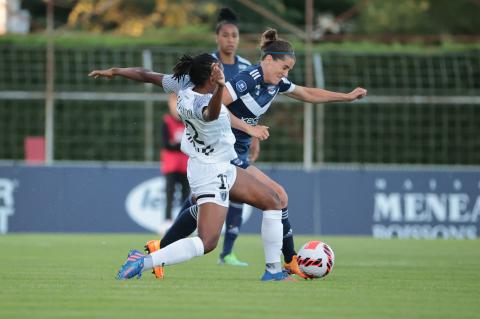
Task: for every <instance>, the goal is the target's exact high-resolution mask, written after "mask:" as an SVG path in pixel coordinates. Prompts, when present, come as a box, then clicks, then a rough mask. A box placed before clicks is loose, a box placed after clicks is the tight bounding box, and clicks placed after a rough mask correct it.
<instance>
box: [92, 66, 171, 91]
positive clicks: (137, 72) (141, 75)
mask: <svg viewBox="0 0 480 319" xmlns="http://www.w3.org/2000/svg"><path fill="white" fill-rule="evenodd" d="M88 76H90V77H93V78H95V79H96V78H99V77H105V78H108V79H112V78H114V77H116V76H120V77H123V78H126V79H129V80H133V81H137V82H143V83H152V84H155V85H158V86H162V79H163V74H162V73H156V72H152V71H150V70H147V69H145V68H139V67H133V68H110V69H106V70H93V71H92V72H90V73H89V74H88Z"/></svg>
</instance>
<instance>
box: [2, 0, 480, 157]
mask: <svg viewBox="0 0 480 319" xmlns="http://www.w3.org/2000/svg"><path fill="white" fill-rule="evenodd" d="M308 2H310V3H308ZM48 4H50V5H51V6H52V8H51V16H50V17H48V15H47V11H48V10H47V9H48ZM306 5H310V6H311V7H312V8H313V15H312V19H311V29H312V31H311V33H310V36H309V37H308V38H307V33H306V30H307V31H308V25H306V22H307V21H306V17H305V9H306V7H305V6H306ZM222 6H229V7H230V8H232V9H234V10H235V12H237V14H238V16H239V20H240V31H241V42H240V46H239V48H240V50H239V53H240V54H241V55H243V56H245V57H247V58H249V59H250V60H251V61H253V62H254V63H255V62H256V61H258V58H259V50H258V47H257V43H258V40H259V36H260V34H261V33H262V32H263V31H264V30H265V29H266V27H274V28H277V29H278V30H279V32H280V34H281V36H283V37H285V38H286V39H288V40H290V41H292V42H293V43H294V46H295V48H296V50H297V53H298V59H297V64H296V66H295V68H294V70H293V72H292V74H291V76H290V77H291V80H293V81H294V82H295V83H298V84H302V85H305V84H307V82H311V85H315V86H319V87H324V88H326V89H328V90H333V91H343V92H349V91H350V90H352V89H353V88H355V87H356V86H363V87H365V88H367V89H368V91H369V97H368V98H367V99H365V100H363V101H360V103H358V104H360V105H357V104H356V105H342V104H330V105H325V106H315V107H313V108H312V109H311V110H309V109H307V110H304V106H303V105H301V104H296V103H294V102H292V101H291V100H288V99H287V100H283V101H282V102H281V103H277V104H278V105H276V106H275V107H273V108H272V109H271V110H270V111H269V113H268V115H267V116H265V117H264V119H263V121H264V124H266V125H270V126H271V127H272V130H273V131H274V134H272V137H271V138H270V139H269V140H268V141H266V142H265V143H262V153H261V156H260V159H259V160H260V161H262V162H273V163H300V164H306V165H311V164H313V165H315V164H319V163H404V164H469V165H472V164H479V163H480V139H478V138H477V136H479V135H480V126H479V125H478V123H479V122H480V112H479V108H478V105H479V104H480V100H479V95H480V94H479V89H480V54H479V53H480V51H479V50H480V41H479V40H480V34H479V30H480V2H479V1H477V0H459V1H448V0H402V1H390V0H387V1H382V0H370V1H368V0H367V1H365V0H364V1H355V0H335V1H333V0H323V1H306V2H304V1H293V0H292V1H287V0H285V1H276V0H275V1H274V0H272V1H267V0H264V1H256V2H253V1H249V0H245V1H186V0H185V1H163V0H156V1H155V0H142V1H130V0H104V1H93V0H77V1H73V0H56V1H42V0H29V1H20V0H1V1H0V33H2V35H1V36H0V70H1V72H0V118H1V119H2V127H1V128H0V159H5V160H23V159H24V158H25V155H26V154H25V147H24V144H25V139H26V138H27V137H29V136H48V140H47V141H46V142H47V144H51V145H47V147H48V152H47V154H46V155H47V157H48V158H47V160H48V161H49V162H50V161H52V162H53V161H65V160H68V161H134V162H155V161H157V160H158V156H159V152H158V150H159V149H160V148H161V146H162V145H161V136H160V132H159V125H157V124H158V123H160V119H161V116H162V114H163V113H164V112H166V110H167V108H166V107H165V97H164V96H159V95H160V94H161V93H163V91H162V90H158V89H157V88H155V89H153V88H150V87H148V86H142V85H139V84H138V83H132V82H128V81H124V80H121V79H115V80H114V81H93V80H92V79H90V78H88V77H87V76H86V75H87V74H88V72H89V71H90V70H93V69H98V68H107V67H111V66H146V67H149V68H153V69H154V70H157V71H159V72H169V71H170V70H171V68H172V66H173V65H174V63H175V60H176V58H177V57H178V56H179V55H181V54H182V53H185V52H187V53H198V52H203V51H207V52H211V51H214V50H215V48H216V44H215V42H214V26H215V22H216V14H217V12H218V9H219V8H220V7H222ZM307 11H308V10H307ZM49 19H51V20H49ZM49 21H51V24H50V25H49ZM49 27H50V29H49ZM49 39H50V40H51V42H52V43H51V45H50V50H51V51H52V52H51V57H52V58H53V61H54V63H52V64H53V65H50V66H49V65H48V62H47V61H48V43H49ZM308 41H311V45H309V44H308ZM307 49H308V52H307ZM306 55H309V56H310V58H311V59H308V57H307V56H306ZM306 63H310V64H311V65H310V66H308V67H307V66H306ZM49 71H50V73H49ZM308 71H313V72H311V73H312V74H307V73H308ZM308 77H310V79H308ZM49 81H51V82H50V83H51V84H50V86H49V85H48V83H49ZM49 91H51V92H50V93H51V94H52V95H53V96H52V99H53V100H54V101H50V102H49V103H50V104H52V105H53V104H54V109H55V112H51V111H49V110H48V108H47V109H45V107H43V106H44V105H45V104H46V102H45V99H46V97H47V95H48V94H49ZM46 116H48V117H51V119H46ZM305 116H307V119H306V120H305ZM46 125H47V127H46ZM46 130H48V132H46ZM305 148H308V149H305ZM305 157H307V158H305Z"/></svg>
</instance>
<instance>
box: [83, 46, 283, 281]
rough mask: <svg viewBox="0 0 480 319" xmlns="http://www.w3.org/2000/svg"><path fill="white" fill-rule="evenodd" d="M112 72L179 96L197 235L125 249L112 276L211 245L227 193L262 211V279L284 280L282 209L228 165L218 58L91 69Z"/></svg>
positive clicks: (231, 153) (177, 259)
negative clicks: (167, 71)
mask: <svg viewBox="0 0 480 319" xmlns="http://www.w3.org/2000/svg"><path fill="white" fill-rule="evenodd" d="M114 75H122V76H125V77H127V78H130V79H133V80H138V81H149V82H153V83H155V84H157V85H159V86H162V87H163V88H164V89H165V91H167V92H175V93H176V94H177V95H178V99H177V111H178V113H179V115H180V118H181V119H182V121H183V122H184V123H185V127H186V128H185V131H184V133H183V137H182V143H181V149H182V151H183V152H184V153H185V154H187V155H188V156H189V160H188V169H187V170H188V171H187V174H188V181H189V184H190V188H191V189H192V192H193V193H194V194H195V197H196V201H197V205H198V207H199V212H198V236H194V237H189V238H183V239H180V240H178V241H176V242H174V243H172V244H171V245H169V246H167V247H162V248H161V249H159V250H157V251H155V252H153V253H151V254H149V255H144V254H142V253H141V252H139V251H137V250H132V251H130V252H129V254H128V257H127V260H126V261H125V263H124V264H123V265H122V267H121V268H120V270H119V271H118V274H117V279H130V278H133V277H135V276H137V277H140V276H141V274H142V272H144V271H148V270H151V269H153V268H154V267H156V266H168V265H173V264H177V263H182V262H185V261H188V260H190V259H192V258H194V257H197V256H202V255H204V254H206V253H208V252H210V251H212V250H213V249H215V247H216V245H217V242H218V239H219V237H220V233H221V229H222V226H223V223H224V222H225V217H226V215H227V209H228V203H229V196H231V198H232V199H233V200H236V201H239V202H241V203H248V204H250V205H253V206H255V207H257V208H259V209H261V210H263V211H264V212H263V219H262V231H261V234H262V240H263V246H264V251H265V262H266V269H265V273H264V274H263V276H262V278H261V280H263V281H270V280H275V281H277V280H289V279H290V277H288V275H287V274H285V273H284V272H283V271H282V267H281V262H280V258H281V256H280V255H281V246H282V223H281V218H282V212H281V210H280V208H281V204H280V200H279V198H278V195H277V194H276V193H275V192H274V191H273V190H272V189H270V188H269V187H268V186H266V185H264V184H263V183H261V182H260V181H258V180H257V179H256V178H255V177H253V176H252V175H250V174H248V173H247V172H246V171H245V170H244V169H242V168H239V167H236V166H234V165H233V164H231V161H232V160H233V159H235V158H236V157H237V154H236V152H235V149H234V147H233V145H234V143H235V136H234V135H233V133H232V129H231V123H230V114H229V112H228V110H227V109H226V107H225V106H224V105H223V104H222V94H223V91H224V87H225V78H224V75H223V72H222V70H221V65H220V64H219V63H218V61H217V60H216V59H215V58H214V57H213V56H212V55H211V54H207V53H205V54H201V55H198V56H196V57H194V58H192V57H189V56H183V57H182V58H181V59H180V61H179V63H177V65H176V66H175V68H174V74H173V75H163V74H160V73H152V72H145V70H144V69H139V68H124V69H116V68H114V69H110V70H109V71H108V72H106V71H93V72H91V73H90V76H93V77H99V76H106V77H111V76H114Z"/></svg>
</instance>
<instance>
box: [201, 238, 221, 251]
mask: <svg viewBox="0 0 480 319" xmlns="http://www.w3.org/2000/svg"><path fill="white" fill-rule="evenodd" d="M200 239H201V240H202V242H203V250H204V253H205V254H208V253H209V252H211V251H212V250H214V249H215V248H216V247H217V244H218V236H217V237H211V236H206V237H205V238H201V237H200Z"/></svg>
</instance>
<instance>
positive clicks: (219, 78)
mask: <svg viewBox="0 0 480 319" xmlns="http://www.w3.org/2000/svg"><path fill="white" fill-rule="evenodd" d="M210 77H211V79H212V80H213V81H214V82H215V83H217V84H218V85H219V86H225V75H224V74H223V71H222V68H221V67H220V63H213V64H212V74H211V75H210Z"/></svg>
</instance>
